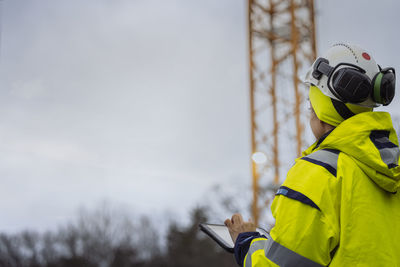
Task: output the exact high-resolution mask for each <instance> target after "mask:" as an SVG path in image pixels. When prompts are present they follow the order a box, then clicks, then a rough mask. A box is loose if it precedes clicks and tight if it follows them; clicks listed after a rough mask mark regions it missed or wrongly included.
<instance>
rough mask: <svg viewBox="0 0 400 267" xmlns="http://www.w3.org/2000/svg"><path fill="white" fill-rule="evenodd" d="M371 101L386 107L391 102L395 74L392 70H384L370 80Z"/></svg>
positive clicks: (394, 85)
mask: <svg viewBox="0 0 400 267" xmlns="http://www.w3.org/2000/svg"><path fill="white" fill-rule="evenodd" d="M372 86H373V88H372V93H371V96H372V99H373V100H374V101H375V102H376V103H379V104H382V105H384V106H387V105H389V104H390V102H392V100H393V98H394V93H395V87H396V73H395V70H394V68H385V69H383V70H381V71H380V72H378V73H377V74H376V75H375V77H374V79H373V80H372Z"/></svg>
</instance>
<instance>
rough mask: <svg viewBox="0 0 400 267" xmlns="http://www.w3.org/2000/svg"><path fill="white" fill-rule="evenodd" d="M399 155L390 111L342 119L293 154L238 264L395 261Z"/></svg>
mask: <svg viewBox="0 0 400 267" xmlns="http://www.w3.org/2000/svg"><path fill="white" fill-rule="evenodd" d="M399 155H400V151H399V147H398V140H397V137H396V133H395V131H394V130H393V127H392V123H391V119H390V115H389V114H388V113H386V112H365V113H361V114H358V115H355V116H353V117H351V118H349V119H347V120H345V121H344V122H342V123H341V124H340V125H339V126H338V127H336V128H335V129H334V130H333V131H332V132H331V133H329V135H328V136H327V137H326V138H325V139H323V140H322V141H320V142H316V143H315V144H313V145H312V146H311V147H309V148H308V149H307V150H306V151H304V152H303V155H302V157H301V158H299V159H297V160H296V164H295V165H294V166H293V167H292V168H291V169H290V171H289V172H288V175H287V178H286V180H285V181H284V183H283V184H282V186H281V187H280V188H279V190H278V192H277V193H276V197H275V199H274V201H273V203H272V206H271V210H272V214H273V216H274V218H275V220H276V222H275V226H274V228H273V229H272V230H271V233H270V234H271V237H270V238H269V239H267V238H260V237H257V238H254V239H253V240H251V244H250V246H249V250H248V253H247V255H246V257H245V259H244V261H243V266H246V267H261V266H328V265H329V266H400V193H396V192H397V190H398V188H399V183H400V167H399Z"/></svg>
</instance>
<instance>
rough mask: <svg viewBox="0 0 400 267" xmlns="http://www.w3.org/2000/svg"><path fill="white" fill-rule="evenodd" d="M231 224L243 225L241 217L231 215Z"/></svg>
mask: <svg viewBox="0 0 400 267" xmlns="http://www.w3.org/2000/svg"><path fill="white" fill-rule="evenodd" d="M232 223H233V224H241V223H243V217H242V215H241V214H240V213H235V214H233V215H232Z"/></svg>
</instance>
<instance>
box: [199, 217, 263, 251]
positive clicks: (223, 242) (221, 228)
mask: <svg viewBox="0 0 400 267" xmlns="http://www.w3.org/2000/svg"><path fill="white" fill-rule="evenodd" d="M199 227H200V230H201V231H203V232H204V233H206V234H207V235H208V236H209V237H211V238H212V239H213V240H214V241H215V242H217V243H218V245H220V246H221V247H222V248H223V249H225V250H226V251H228V252H230V253H233V248H234V247H235V244H234V243H233V241H232V238H231V235H230V234H229V230H228V227H226V225H223V224H210V223H201V224H199ZM256 231H257V232H259V233H260V234H262V235H265V236H266V237H267V238H268V237H269V234H268V232H267V231H266V230H264V229H262V228H260V227H257V228H256Z"/></svg>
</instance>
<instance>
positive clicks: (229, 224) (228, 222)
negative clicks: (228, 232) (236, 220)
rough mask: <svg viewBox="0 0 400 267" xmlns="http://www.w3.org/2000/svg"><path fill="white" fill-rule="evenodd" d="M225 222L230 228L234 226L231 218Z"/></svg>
mask: <svg viewBox="0 0 400 267" xmlns="http://www.w3.org/2000/svg"><path fill="white" fill-rule="evenodd" d="M224 224H225V225H226V226H228V228H229V227H231V226H232V222H231V220H230V219H226V220H225V222H224Z"/></svg>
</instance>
